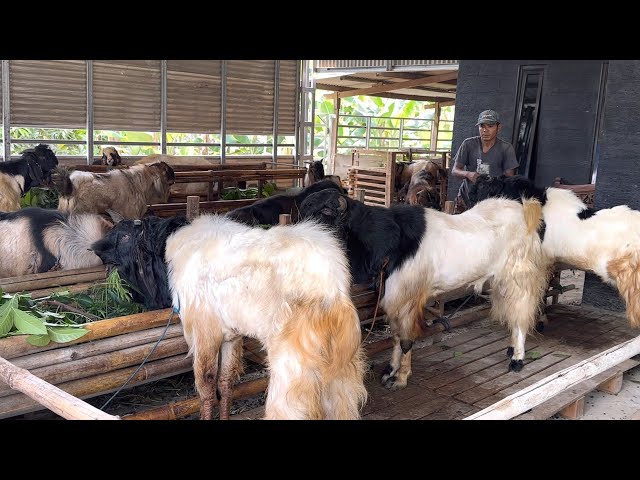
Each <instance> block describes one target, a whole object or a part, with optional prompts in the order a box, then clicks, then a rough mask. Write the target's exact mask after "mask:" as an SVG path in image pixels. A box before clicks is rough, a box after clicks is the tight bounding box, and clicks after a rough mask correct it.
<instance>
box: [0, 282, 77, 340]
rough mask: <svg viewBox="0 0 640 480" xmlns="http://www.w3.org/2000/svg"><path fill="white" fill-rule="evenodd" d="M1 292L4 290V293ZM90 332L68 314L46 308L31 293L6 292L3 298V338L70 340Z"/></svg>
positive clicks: (0, 331) (0, 326)
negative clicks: (43, 308)
mask: <svg viewBox="0 0 640 480" xmlns="http://www.w3.org/2000/svg"><path fill="white" fill-rule="evenodd" d="M0 293H1V292H0ZM87 333H89V330H87V329H85V328H82V327H81V326H80V325H78V324H77V323H75V322H74V321H73V320H72V319H71V318H70V317H68V316H67V315H65V314H55V313H52V312H46V311H43V310H42V309H41V308H40V306H39V305H38V304H37V302H35V301H34V300H32V299H31V294H28V293H27V294H20V293H16V294H14V295H10V294H4V295H2V298H0V338H2V337H7V336H12V335H29V337H28V338H27V341H28V342H29V343H30V344H31V345H36V346H44V345H47V344H48V343H49V342H51V341H54V342H57V343H64V342H70V341H72V340H75V339H76V338H80V337H82V336H83V335H86V334H87Z"/></svg>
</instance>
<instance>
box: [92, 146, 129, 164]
mask: <svg viewBox="0 0 640 480" xmlns="http://www.w3.org/2000/svg"><path fill="white" fill-rule="evenodd" d="M121 164H122V157H120V154H119V153H118V150H116V149H115V148H114V147H104V148H103V149H102V158H101V159H100V160H94V162H93V165H109V166H110V167H115V166H116V165H121Z"/></svg>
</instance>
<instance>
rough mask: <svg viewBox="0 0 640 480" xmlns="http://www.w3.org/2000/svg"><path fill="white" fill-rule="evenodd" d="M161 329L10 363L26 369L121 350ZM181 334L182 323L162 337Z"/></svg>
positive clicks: (154, 337) (151, 337)
mask: <svg viewBox="0 0 640 480" xmlns="http://www.w3.org/2000/svg"><path fill="white" fill-rule="evenodd" d="M163 331H164V327H156V328H150V329H149V330H142V331H139V332H131V333H127V334H123V335H118V336H115V337H111V338H103V339H100V340H96V341H93V342H87V343H81V344H78V345H69V346H68V347H66V348H57V349H55V350H49V351H46V352H36V353H32V354H31V355H25V356H23V357H15V358H13V359H12V360H11V363H13V364H14V365H15V366H17V367H20V368H24V369H26V370H33V369H36V368H39V367H44V366H52V365H57V364H61V363H65V362H71V361H77V360H81V359H83V358H88V357H92V356H94V355H100V354H102V353H108V352H113V351H116V350H123V349H125V348H129V347H135V346H137V345H143V344H145V343H149V342H153V341H156V340H158V338H160V335H162V332H163ZM181 335H182V325H171V326H170V327H169V328H168V329H167V333H166V334H165V336H164V338H165V340H166V339H169V338H174V337H178V336H181ZM70 368H71V367H70Z"/></svg>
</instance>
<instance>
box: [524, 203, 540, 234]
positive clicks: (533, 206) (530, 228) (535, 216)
mask: <svg viewBox="0 0 640 480" xmlns="http://www.w3.org/2000/svg"><path fill="white" fill-rule="evenodd" d="M522 207H523V214H524V221H525V223H526V225H527V234H528V235H531V234H532V233H536V232H537V231H538V229H539V228H540V225H541V224H542V205H541V204H540V202H539V201H538V200H537V199H535V198H523V199H522Z"/></svg>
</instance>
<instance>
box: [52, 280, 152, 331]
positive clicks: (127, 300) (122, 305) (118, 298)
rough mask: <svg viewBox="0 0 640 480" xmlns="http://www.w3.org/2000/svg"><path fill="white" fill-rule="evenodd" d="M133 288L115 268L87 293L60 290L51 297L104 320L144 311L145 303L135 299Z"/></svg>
mask: <svg viewBox="0 0 640 480" xmlns="http://www.w3.org/2000/svg"><path fill="white" fill-rule="evenodd" d="M132 289H133V287H132V285H130V284H129V283H128V282H127V281H126V280H124V279H122V278H120V275H119V274H118V270H116V269H115V268H114V269H113V270H111V272H110V273H109V275H108V276H107V278H106V280H105V281H104V282H100V283H96V284H95V285H93V286H92V287H91V288H89V290H87V292H86V293H69V292H58V293H56V294H53V295H51V297H50V299H51V300H56V301H58V302H60V303H64V304H66V305H70V306H72V307H75V308H77V309H81V310H83V311H85V312H86V313H88V314H90V315H92V316H95V317H97V318H98V319H100V320H102V319H105V318H113V317H122V316H125V315H133V314H135V313H140V312H143V311H144V306H143V305H141V304H139V303H136V302H134V301H133V297H132V295H131V290H132Z"/></svg>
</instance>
